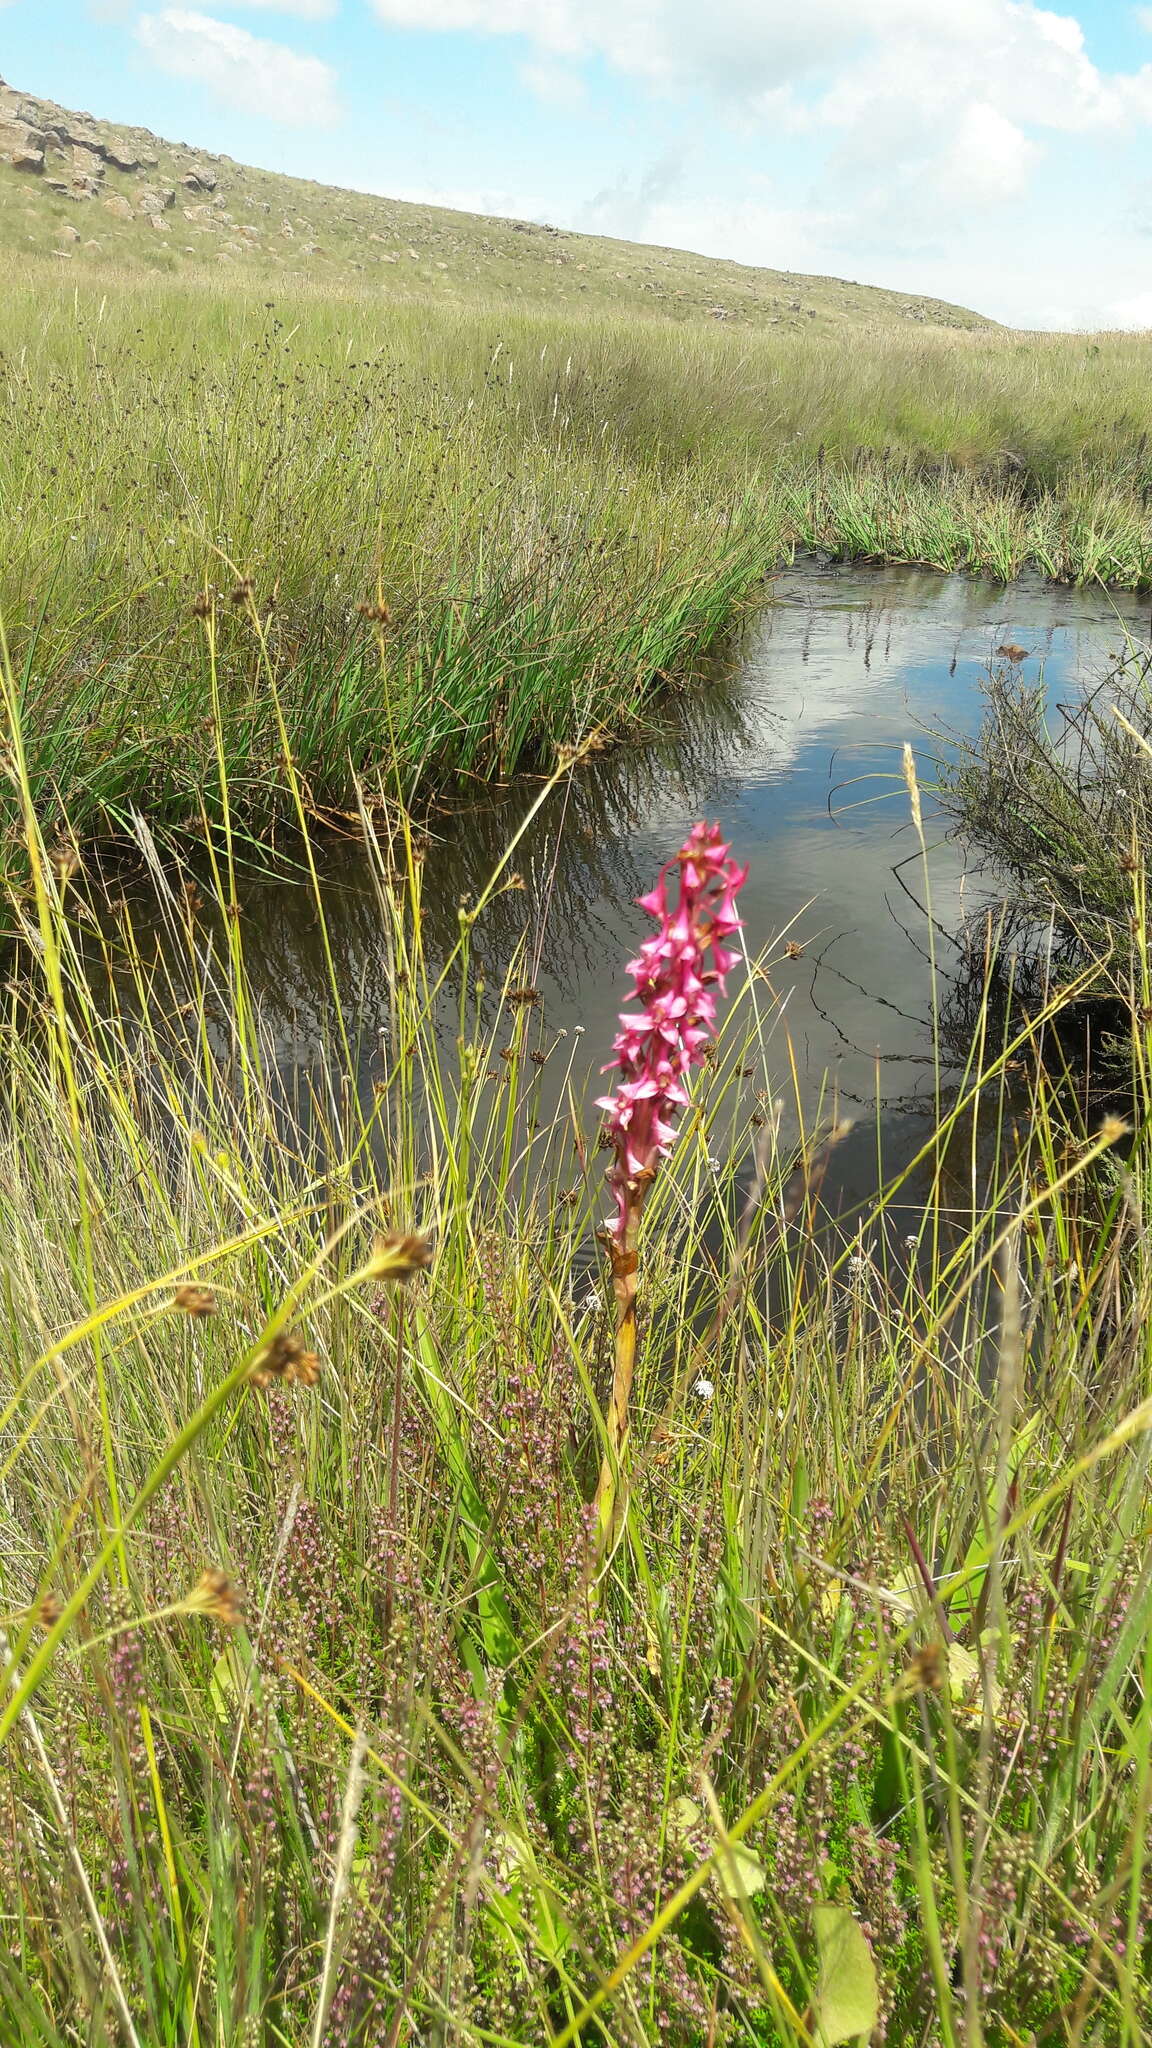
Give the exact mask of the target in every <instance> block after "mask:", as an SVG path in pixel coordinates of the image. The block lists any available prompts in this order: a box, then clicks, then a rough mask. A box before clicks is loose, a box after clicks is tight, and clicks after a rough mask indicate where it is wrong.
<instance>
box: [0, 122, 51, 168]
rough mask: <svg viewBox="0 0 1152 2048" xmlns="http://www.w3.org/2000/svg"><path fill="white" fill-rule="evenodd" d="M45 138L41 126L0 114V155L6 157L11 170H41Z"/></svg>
mask: <svg viewBox="0 0 1152 2048" xmlns="http://www.w3.org/2000/svg"><path fill="white" fill-rule="evenodd" d="M47 139H48V138H47V136H46V135H45V133H44V130H43V129H42V128H33V127H31V126H30V125H29V124H28V122H27V121H16V120H8V119H6V118H5V117H4V115H2V114H0V157H6V158H7V160H8V162H9V163H10V164H11V165H12V168H13V170H15V171H42V170H43V169H44V144H45V142H46V141H47Z"/></svg>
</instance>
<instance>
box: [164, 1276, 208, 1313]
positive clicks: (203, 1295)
mask: <svg viewBox="0 0 1152 2048" xmlns="http://www.w3.org/2000/svg"><path fill="white" fill-rule="evenodd" d="M172 1306H173V1308H179V1309H182V1310H183V1311H184V1314H185V1315H186V1316H214V1315H215V1313H216V1296H215V1294H214V1293H213V1292H212V1289H211V1288H210V1287H201V1286H200V1285H199V1284H198V1282H196V1281H195V1280H185V1281H184V1282H183V1284H182V1285H181V1286H180V1287H178V1288H177V1289H176V1292H175V1294H174V1295H173V1296H172Z"/></svg>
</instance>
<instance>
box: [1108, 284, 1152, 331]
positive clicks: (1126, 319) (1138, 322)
mask: <svg viewBox="0 0 1152 2048" xmlns="http://www.w3.org/2000/svg"><path fill="white" fill-rule="evenodd" d="M1104 319H1105V323H1106V325H1107V326H1109V327H1135V328H1139V329H1140V330H1141V331H1143V330H1144V329H1152V291H1146V292H1137V294H1136V296H1135V298H1133V299H1115V300H1114V301H1113V303H1112V304H1111V305H1110V306H1105V308H1104Z"/></svg>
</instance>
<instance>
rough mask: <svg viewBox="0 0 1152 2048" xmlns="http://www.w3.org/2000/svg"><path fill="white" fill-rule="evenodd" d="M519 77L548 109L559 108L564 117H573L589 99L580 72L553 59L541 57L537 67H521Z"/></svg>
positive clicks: (533, 65) (535, 64)
mask: <svg viewBox="0 0 1152 2048" xmlns="http://www.w3.org/2000/svg"><path fill="white" fill-rule="evenodd" d="M520 76H521V78H522V79H523V81H524V84H525V85H526V86H527V87H528V90H529V92H533V93H535V95H536V97H537V99H538V100H543V101H544V104H545V106H549V107H559V108H561V109H562V110H563V111H564V112H565V113H574V112H575V111H576V109H577V108H579V107H582V106H583V105H584V104H585V102H586V100H587V98H588V90H587V87H586V86H585V84H584V80H583V78H582V77H581V76H580V73H579V71H577V70H576V69H575V68H574V67H573V66H572V65H571V64H561V63H558V62H557V61H556V59H555V58H554V57H542V58H540V59H539V60H537V61H536V62H535V63H531V64H522V65H521V66H520Z"/></svg>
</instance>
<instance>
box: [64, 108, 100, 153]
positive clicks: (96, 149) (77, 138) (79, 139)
mask: <svg viewBox="0 0 1152 2048" xmlns="http://www.w3.org/2000/svg"><path fill="white" fill-rule="evenodd" d="M57 132H58V133H59V135H60V136H61V137H62V138H63V140H64V141H65V142H70V143H71V144H72V146H73V148H74V149H88V150H91V152H92V154H93V156H103V154H104V138H103V136H102V135H98V134H97V132H96V130H95V128H93V127H92V125H91V123H90V122H88V121H73V120H71V119H70V117H69V116H68V115H67V114H66V115H65V116H64V119H63V121H62V122H61V123H60V125H59V128H58V131H57Z"/></svg>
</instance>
